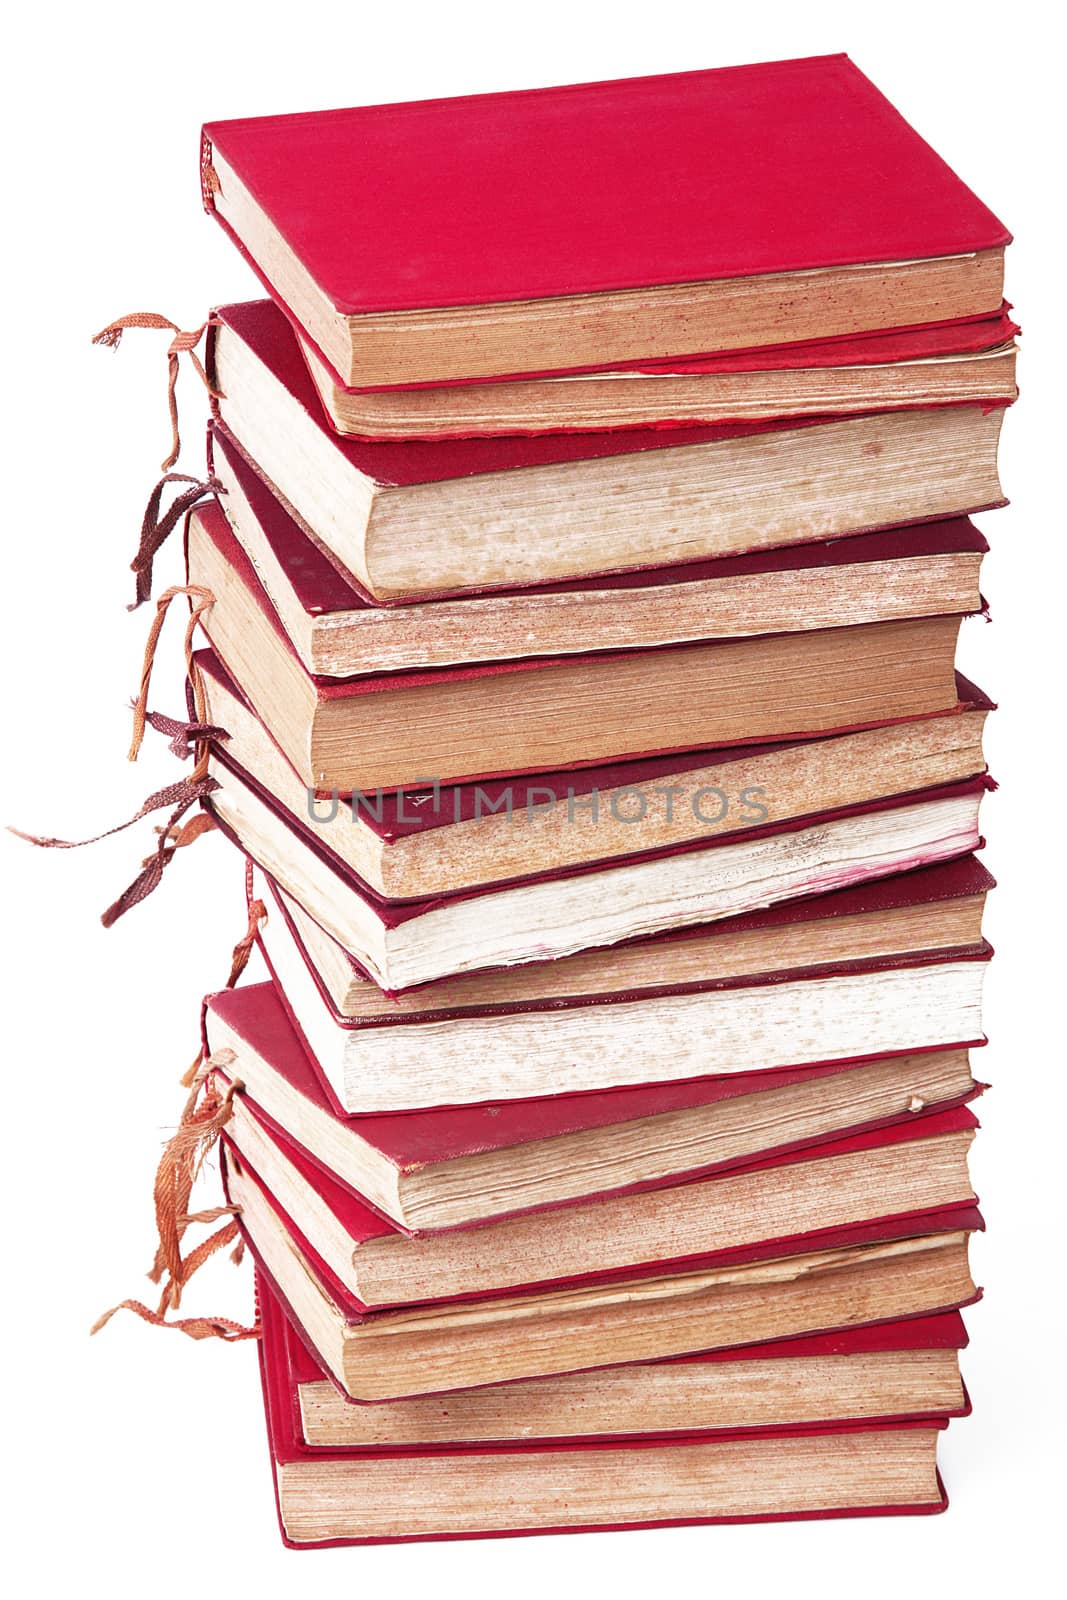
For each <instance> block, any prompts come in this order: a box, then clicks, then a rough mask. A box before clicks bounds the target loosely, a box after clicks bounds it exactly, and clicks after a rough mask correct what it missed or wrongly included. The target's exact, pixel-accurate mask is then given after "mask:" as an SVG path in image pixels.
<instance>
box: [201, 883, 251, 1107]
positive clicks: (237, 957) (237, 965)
mask: <svg viewBox="0 0 1067 1600" xmlns="http://www.w3.org/2000/svg"><path fill="white" fill-rule="evenodd" d="M252 889H253V884H252V863H251V861H246V862H245V900H246V901H247V903H248V927H247V928H246V929H245V932H244V933H243V934H242V935H241V937H240V939H238V941H237V943H236V944H235V945H234V947H233V956H232V959H231V961H230V975H229V977H228V978H227V979H226V988H227V989H232V988H233V987H234V985H235V984H236V982H237V980H238V978H239V977H240V976H241V974H242V972H243V971H244V970H245V968H246V967H247V965H248V961H249V957H250V956H251V954H252V948H253V946H254V945H255V942H256V936H257V934H258V933H259V930H260V927H261V926H262V924H263V923H264V922H266V920H267V908H266V906H265V905H264V904H263V901H262V900H257V899H256V898H255V897H254V896H253V893H252ZM204 1062H205V1056H204V1052H203V1050H202V1049H201V1051H200V1052H199V1054H198V1055H197V1056H196V1059H195V1060H194V1061H193V1064H192V1066H190V1067H189V1068H188V1069H187V1071H185V1072H184V1073H183V1074H182V1078H181V1082H182V1084H183V1086H184V1087H185V1088H187V1089H188V1088H189V1087H190V1085H191V1084H194V1083H195V1082H196V1081H197V1078H198V1077H199V1075H200V1073H201V1071H202V1069H203V1066H204Z"/></svg>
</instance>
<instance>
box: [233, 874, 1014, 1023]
mask: <svg viewBox="0 0 1067 1600" xmlns="http://www.w3.org/2000/svg"><path fill="white" fill-rule="evenodd" d="M993 886H994V880H993V878H992V876H991V874H990V873H989V872H987V870H986V869H985V867H984V866H983V865H982V864H981V863H980V862H979V861H978V859H977V858H976V857H975V856H964V857H962V858H957V859H955V860H953V861H946V862H943V863H940V864H938V865H937V866H932V867H918V868H916V869H914V870H913V871H911V872H905V873H900V874H898V875H896V876H895V877H892V878H877V879H874V880H872V881H869V882H866V883H859V884H856V885H855V886H854V887H853V888H849V889H831V890H828V891H826V892H825V893H823V894H820V895H816V896H814V897H813V898H810V899H802V900H786V901H783V902H781V903H779V904H778V905H776V906H772V907H771V908H770V909H768V910H764V911H749V912H744V913H742V914H741V915H740V916H736V917H729V918H726V919H724V920H721V921H718V922H709V923H706V924H705V925H704V926H703V927H697V928H691V929H687V930H681V931H678V932H675V933H664V934H658V935H655V936H653V937H651V938H643V939H642V938H638V939H633V940H630V941H628V942H627V943H625V944H622V945H608V946H602V947H599V948H592V949H589V950H583V951H580V952H579V953H578V954H577V955H572V956H562V957H560V958H559V959H558V960H556V961H551V962H535V963H533V964H531V965H529V966H519V967H498V968H495V969H493V970H491V971H489V972H478V973H466V974H461V975H459V976H457V977H453V978H441V979H438V980H437V981H436V982H434V983H427V984H423V985H421V986H420V987H419V988H418V989H414V990H411V991H408V992H407V993H405V994H395V995H385V994H383V993H382V991H381V990H380V989H379V987H378V985H377V984H376V983H373V982H371V980H370V979H369V978H368V977H367V976H366V975H365V973H363V972H362V971H361V969H360V968H359V966H358V965H357V963H356V962H355V961H354V960H353V959H352V957H351V956H350V955H349V954H348V952H347V951H346V950H344V949H343V948H342V947H341V946H340V945H339V944H338V942H337V940H336V939H334V938H332V937H331V935H330V934H328V933H327V932H326V931H325V929H324V928H320V927H319V924H318V923H317V922H316V921H315V920H314V918H313V917H310V916H309V915H308V913H307V912H306V911H305V910H304V909H303V907H302V906H301V905H299V904H298V902H297V901H295V900H294V899H292V897H291V896H290V895H287V894H286V893H285V891H284V890H283V889H280V888H279V887H278V885H277V884H276V883H274V882H273V880H272V879H270V878H266V879H265V880H264V883H263V886H262V888H263V894H262V896H261V898H264V899H265V903H266V904H267V905H270V906H271V908H272V911H273V910H275V909H276V910H277V912H278V915H269V916H265V917H264V918H263V920H262V921H261V922H260V926H259V942H260V944H261V946H262V948H263V952H264V955H265V956H266V959H267V962H268V964H269V965H270V967H271V968H272V970H274V971H275V972H277V973H278V974H279V975H280V979H281V983H282V987H283V989H284V991H285V993H286V997H287V1003H289V1004H290V1009H292V1006H291V1001H290V998H289V997H290V996H291V995H292V994H295V993H296V992H297V990H298V989H300V987H301V985H302V983H303V982H304V979H303V977H302V974H301V972H300V969H299V965H298V964H297V963H302V964H303V965H304V966H305V967H306V968H307V970H308V972H309V973H310V976H311V978H312V980H313V982H314V984H315V987H316V989H317V990H318V992H319V996H320V999H321V1000H322V1001H323V1002H324V1003H325V1005H326V1007H327V1008H328V1010H329V1011H330V1012H331V1013H332V1015H333V1017H334V1019H335V1020H336V1022H337V1023H338V1024H339V1025H341V1026H344V1025H345V1024H347V1023H351V1024H354V1025H355V1026H356V1027H357V1028H358V1027H383V1028H387V1029H394V1028H403V1027H405V1026H407V1024H408V1023H409V1022H420V1021H421V1022H443V1021H447V1020H448V1019H449V1018H450V1017H463V1016H467V1017H470V1016H480V1015H482V1014H485V1013H491V1014H495V1013H506V1012H508V1011H514V1010H519V1009H521V1010H523V1011H527V1012H536V1011H538V1010H541V1009H545V1008H547V1007H549V1006H560V1005H567V1004H583V1003H588V1002H590V1001H592V1000H611V999H632V998H634V997H637V996H640V995H642V994H654V993H662V992H665V991H668V992H669V991H672V990H684V989H687V988H692V987H699V986H700V985H702V984H707V985H714V984H722V983H726V982H728V981H730V980H737V979H746V978H748V979H750V978H756V977H760V976H768V975H770V974H772V973H788V972H792V973H793V974H794V975H795V974H796V973H797V972H801V971H806V972H812V971H817V970H822V969H824V968H826V967H827V966H832V965H835V964H840V963H852V962H863V961H871V962H883V963H885V962H888V963H892V962H893V961H894V960H903V961H907V959H908V958H909V957H917V956H922V955H924V954H928V953H931V952H934V951H943V952H944V951H953V952H955V953H957V954H962V953H965V952H971V953H974V952H975V951H977V950H979V949H981V948H982V944H983V941H982V914H983V910H984V907H985V898H986V895H987V893H988V891H989V890H990V889H991V888H992V887H993Z"/></svg>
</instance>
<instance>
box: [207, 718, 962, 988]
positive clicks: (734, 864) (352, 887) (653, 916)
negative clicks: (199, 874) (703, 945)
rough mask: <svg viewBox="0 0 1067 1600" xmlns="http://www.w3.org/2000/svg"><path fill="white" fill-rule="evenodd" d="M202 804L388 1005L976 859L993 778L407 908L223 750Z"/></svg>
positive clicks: (213, 761) (211, 767) (212, 765)
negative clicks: (468, 979) (409, 994)
mask: <svg viewBox="0 0 1067 1600" xmlns="http://www.w3.org/2000/svg"><path fill="white" fill-rule="evenodd" d="M208 774H209V776H210V777H211V778H212V779H213V780H214V783H215V785H216V787H215V789H214V790H213V792H212V793H211V794H209V795H208V796H207V797H206V798H205V799H204V800H203V801H202V804H203V805H204V806H205V807H206V808H207V810H208V811H209V812H210V814H211V815H212V817H213V818H214V819H215V822H216V824H217V826H218V827H219V828H220V829H221V831H222V832H223V833H224V834H226V835H227V836H228V837H230V838H231V839H233V840H235V841H236V842H237V843H238V844H239V845H240V847H241V849H242V850H243V851H244V852H245V854H246V855H247V856H248V857H249V858H250V859H251V860H252V861H253V862H255V863H256V865H258V866H259V867H261V868H262V869H263V870H264V871H265V872H266V873H267V874H268V876H270V877H272V878H274V879H275V880H276V882H277V883H278V884H279V885H280V886H281V888H282V889H284V890H285V891H286V892H287V893H288V894H289V895H291V896H292V898H293V899H294V900H296V901H297V902H298V903H299V904H300V905H301V906H302V907H303V908H304V910H305V911H306V912H308V914H309V915H310V916H311V917H313V918H314V920H315V921H316V922H317V923H319V925H320V926H321V927H322V928H324V929H325V930H326V932H327V933H329V934H331V935H332V936H333V937H334V938H335V939H336V940H337V941H338V943H339V944H340V945H342V947H343V948H344V949H345V950H347V951H348V953H349V955H351V956H352V957H354V959H355V960H356V961H357V962H358V963H359V965H360V966H361V967H362V969H363V971H364V972H366V973H367V974H368V975H369V976H370V977H371V978H373V980H374V981H375V982H376V983H377V984H378V985H379V987H381V988H382V989H384V990H386V991H388V992H389V993H394V992H397V993H398V992H400V991H401V990H404V989H411V988H415V987H416V986H418V985H420V984H423V983H429V982H431V981H433V980H435V979H437V978H444V977H450V976H453V975H456V974H459V973H462V972H478V971H481V970H483V969H489V968H493V967H505V966H516V965H521V964H523V963H525V962H533V961H538V962H540V961H549V960H555V959H558V958H560V957H562V956H568V955H574V954H576V953H577V952H578V951H580V950H585V949H590V948H594V947H597V946H605V945H612V944H618V943H621V942H622V941H624V940H626V939H632V938H636V937H639V936H642V935H648V934H654V933H659V932H665V931H667V930H669V929H675V928H684V927H692V926H695V925H697V924H700V923H705V922H712V921H717V920H718V919H719V918H720V917H727V916H733V915H739V914H741V913H742V912H746V911H753V910H757V909H759V908H760V907H764V906H771V905H775V904H777V903H778V902H780V901H783V900H791V899H795V898H800V897H802V896H805V895H811V894H820V893H825V892H826V891H827V890H830V889H839V888H847V887H848V886H849V885H850V884H854V883H862V882H864V881H866V880H870V879H875V878H882V877H889V876H891V875H892V874H893V873H895V872H901V871H905V870H907V869H910V868H912V867H919V866H928V865H932V864H934V863H936V862H938V861H949V860H952V859H954V858H955V857H957V856H965V855H969V854H970V853H971V852H972V851H973V850H976V849H978V848H980V844H981V835H980V833H979V827H978V815H979V808H980V804H981V798H982V795H983V794H984V793H985V790H986V787H987V780H986V779H984V778H976V779H972V780H969V781H968V782H965V783H961V784H952V785H947V786H943V787H941V788H937V789H927V790H924V791H922V792H921V793H919V794H915V795H907V796H903V797H894V798H890V799H886V800H882V801H875V802H872V803H870V804H868V805H866V806H857V807H854V808H843V809H841V810H838V811H829V812H824V813H822V815H821V816H819V817H817V818H812V817H807V818H803V819H798V820H796V821H793V822H786V823H775V824H768V825H763V826H760V827H755V828H750V829H748V830H746V832H744V833H739V834H725V835H712V837H711V838H709V839H707V840H705V841H704V842H703V843H702V844H698V845H697V847H696V848H688V847H682V848H680V849H672V848H670V847H667V848H666V849H664V850H662V851H660V852H659V853H652V854H650V855H647V856H643V857H641V858H640V859H635V860H632V861H624V862H621V863H617V864H610V863H609V864H607V865H597V864H593V865H590V866H585V867H579V868H574V869H571V868H566V869H564V870H562V871H560V872H557V873H555V874H553V875H549V876H543V877H540V878H536V879H532V880H527V881H525V882H521V883H515V884H505V885H502V886H498V885H492V886H488V887H486V888H484V889H464V890H459V891H457V892H456V893H454V894H452V895H442V896H439V897H435V898H432V899H431V898H427V899H422V900H409V901H387V900H383V899H380V898H379V897H378V896H377V895H375V894H374V893H373V891H372V890H371V889H370V888H369V887H368V886H367V885H366V884H363V883H362V882H360V880H358V879H357V878H356V877H355V876H354V875H353V873H352V872H351V869H350V868H348V867H347V866H346V864H345V863H344V862H343V861H341V860H340V858H339V857H338V856H337V855H336V854H335V853H334V852H333V850H332V849H331V848H330V846H329V845H328V844H327V843H326V842H325V840H324V839H323V838H322V837H321V834H320V831H319V830H318V829H317V828H316V827H315V825H314V823H313V822H310V821H308V820H306V819H301V818H298V817H296V816H294V815H293V814H292V813H289V812H283V811H282V810H281V808H280V807H279V806H278V805H277V804H276V802H274V801H273V799H272V798H271V796H270V795H269V794H268V793H267V792H266V791H265V790H263V789H261V788H260V787H259V786H258V785H257V784H256V783H255V781H254V780H253V779H252V778H251V777H250V775H249V774H248V773H245V772H241V771H240V770H239V769H238V768H237V767H236V765H235V764H234V763H233V762H232V761H230V760H229V759H228V757H226V756H224V755H223V754H222V751H221V749H217V748H216V749H215V750H214V751H213V753H212V754H211V756H210V760H209V763H208Z"/></svg>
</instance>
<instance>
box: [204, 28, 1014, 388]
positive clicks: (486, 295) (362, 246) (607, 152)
mask: <svg viewBox="0 0 1067 1600" xmlns="http://www.w3.org/2000/svg"><path fill="white" fill-rule="evenodd" d="M201 172H202V178H203V191H204V201H205V205H206V206H207V208H208V210H209V211H211V212H212V213H213V214H214V215H215V216H216V217H217V218H218V219H219V220H220V221H221V222H222V223H223V225H224V226H225V227H226V228H227V229H228V231H229V232H230V233H231V234H232V235H233V236H234V238H235V239H236V241H237V242H238V243H239V244H240V245H241V247H242V248H243V249H244V250H245V251H246V253H247V254H248V255H249V257H250V259H251V260H252V262H253V265H255V266H256V267H257V270H258V271H259V272H260V274H261V276H263V277H264V279H265V281H267V280H269V282H268V287H271V288H272V292H274V293H276V294H277V295H278V296H279V298H280V299H281V300H282V301H283V302H285V303H287V304H288V305H289V306H290V307H291V309H292V313H293V314H294V316H295V317H296V318H298V319H299V322H300V323H301V325H302V326H303V327H304V328H305V329H307V330H308V332H309V334H310V336H311V337H312V338H313V339H314V340H315V341H316V343H317V344H318V346H319V347H320V349H321V350H322V351H323V353H324V354H325V356H326V358H327V359H328V360H330V361H331V362H332V364H333V366H334V367H335V368H336V370H337V371H338V373H339V374H340V376H341V378H342V380H343V381H345V382H347V383H352V384H364V385H368V384H381V383H386V384H392V383H409V382H419V381H427V380H428V381H453V380H455V379H457V378H463V377H468V376H473V375H490V376H491V375H497V374H501V373H506V372H520V373H521V372H536V371H544V370H553V369H557V370H558V369H561V368H572V369H573V368H580V367H583V366H598V365H604V364H606V363H610V362H613V361H617V360H619V359H628V360H629V359H641V358H648V357H659V356H667V355H683V354H685V353H687V352H710V351H714V350H718V349H723V348H731V347H732V348H735V349H736V348H745V347H749V346H753V345H755V346H758V345H766V344H780V343H782V342H783V341H789V340H800V339H810V338H813V337H825V336H828V335H836V334H847V333H852V332H856V331H858V330H861V329H874V328H885V327H893V326H897V327H902V326H912V325H915V324H923V323H931V322H940V321H944V320H946V318H959V317H965V316H982V315H989V314H991V313H992V312H994V311H995V310H996V309H997V307H998V305H999V304H1000V300H1001V282H1002V253H1003V247H1004V246H1005V245H1006V244H1007V242H1008V240H1009V237H1010V236H1009V234H1008V232H1007V230H1006V229H1005V228H1004V226H1003V224H1002V223H1000V222H999V221H998V220H997V219H996V218H995V217H994V216H993V215H992V213H991V212H990V211H989V210H988V209H987V208H986V207H985V206H983V205H982V204H981V202H980V201H979V200H977V199H976V197H975V196H974V195H973V194H972V193H971V191H970V190H969V189H968V188H967V187H966V186H965V185H964V184H963V183H962V182H961V180H960V179H959V178H958V177H957V176H956V175H955V173H953V172H952V171H951V169H950V168H949V167H947V166H946V165H945V163H944V162H943V161H941V160H940V158H939V157H938V156H936V155H935V154H934V152H933V151H932V150H931V149H930V147H929V146H928V145H927V144H925V143H924V141H923V140H922V139H921V138H920V137H919V136H918V134H917V133H915V132H914V130H913V129H911V128H910V127H909V126H908V124H907V123H906V122H905V121H904V119H903V118H902V117H901V116H900V115H899V113H898V112H896V111H895V110H894V109H893V107H892V106H891V105H890V104H889V102H888V101H887V100H885V99H884V97H883V96H882V95H881V94H879V92H878V90H877V89H875V87H874V86H873V85H872V84H871V83H870V81H869V80H868V79H867V78H866V77H864V75H863V74H862V73H861V72H860V71H859V70H858V69H857V68H856V67H855V66H854V65H853V64H852V62H850V61H849V60H848V58H847V57H846V56H843V55H838V56H821V57H812V58H809V59H807V60H800V61H779V62H771V63H766V64H763V65H758V66H745V67H728V68H720V69H718V70H713V71H705V72H688V73H675V74H670V75H666V76H662V77H651V78H631V79H624V80H619V81H615V82H608V83H594V84H581V85H576V86H569V87H566V88H551V89H535V90H528V91H525V92H521V93H509V94H489V95H484V94H483V95H469V96H464V97H462V98H458V99H449V100H429V101H422V102H418V103H415V104H409V105H386V106H368V107H357V108H353V109H349V110H338V111H326V112H311V113H307V114H298V115H289V116H276V117H249V118H243V119H240V120H236V121H229V122H213V123H208V124H207V126H206V127H205V129H204V132H203V142H202V152H201ZM368 174H373V180H372V179H371V178H369V177H368ZM828 174H832V182H831V181H828ZM872 174H877V181H876V182H874V181H872ZM338 219H343V222H342V223H341V224H340V225H339V220H338ZM860 265H865V266H867V267H868V269H869V270H868V271H866V272H856V271H855V270H854V269H855V268H856V267H857V266H860ZM875 268H877V269H880V270H877V271H876V270H873V269H875ZM835 269H836V270H835ZM798 273H800V274H804V275H805V276H801V277H800V278H797V277H796V276H795V275H796V274H798ZM809 280H811V281H809ZM649 290H652V291H654V292H651V293H650V292H648V291H649ZM412 313H418V315H417V316H412ZM553 313H555V314H554V315H553ZM561 319H562V326H561Z"/></svg>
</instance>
